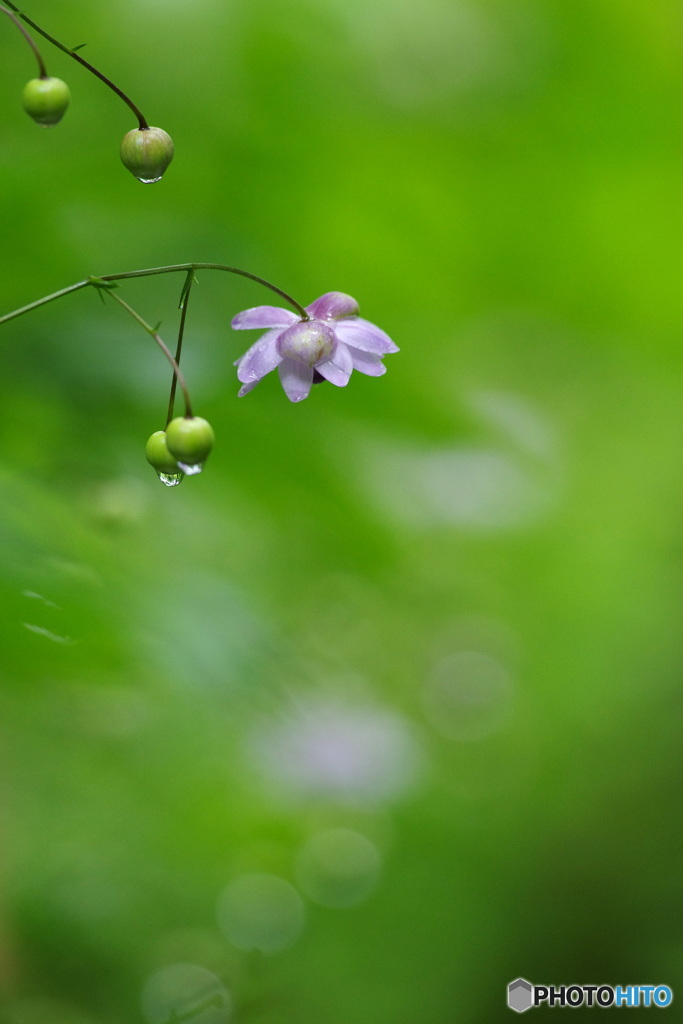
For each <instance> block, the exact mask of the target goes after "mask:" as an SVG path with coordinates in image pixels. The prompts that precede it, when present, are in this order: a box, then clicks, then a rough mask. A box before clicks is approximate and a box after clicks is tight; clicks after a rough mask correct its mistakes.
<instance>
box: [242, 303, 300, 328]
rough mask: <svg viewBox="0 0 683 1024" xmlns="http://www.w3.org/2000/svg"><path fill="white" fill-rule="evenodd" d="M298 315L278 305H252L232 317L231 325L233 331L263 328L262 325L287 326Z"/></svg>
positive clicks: (296, 318)
mask: <svg viewBox="0 0 683 1024" xmlns="http://www.w3.org/2000/svg"><path fill="white" fill-rule="evenodd" d="M298 319H299V317H298V316H297V315H296V313H293V312H292V311H291V310H289V309H280V307H279V306H253V307H252V308H251V309H245V310H244V312H242V313H238V314H237V316H235V317H233V319H232V323H231V325H230V326H231V327H232V329H233V331H250V330H252V329H260V330H263V328H264V327H279V328H281V329H282V328H283V327H289V325H290V324H293V323H294V321H295V320H298Z"/></svg>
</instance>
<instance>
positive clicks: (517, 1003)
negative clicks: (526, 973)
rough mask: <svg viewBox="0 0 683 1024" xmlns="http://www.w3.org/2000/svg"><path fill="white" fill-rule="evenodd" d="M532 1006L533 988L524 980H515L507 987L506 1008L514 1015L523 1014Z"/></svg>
mask: <svg viewBox="0 0 683 1024" xmlns="http://www.w3.org/2000/svg"><path fill="white" fill-rule="evenodd" d="M533 1004H534V999H533V986H532V985H531V983H530V982H528V981H527V980H526V979H525V978H517V979H516V980H515V981H511V982H510V984H509V985H508V1006H509V1007H510V1009H511V1010H514V1011H515V1013H524V1011H525V1010H530V1009H531V1007H532V1006H533Z"/></svg>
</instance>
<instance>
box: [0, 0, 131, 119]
mask: <svg viewBox="0 0 683 1024" xmlns="http://www.w3.org/2000/svg"><path fill="white" fill-rule="evenodd" d="M5 3H6V4H7V7H10V8H11V10H12V11H14V13H15V14H16V15H18V16H19V18H21V20H22V21H25V22H26V24H27V25H30V26H31V28H32V29H34V31H36V32H38V33H39V34H40V35H41V36H42V37H43V39H47V41H48V43H52V45H53V46H56V47H57V49H58V50H61V51H62V53H65V54H66V55H67V57H72V58H73V59H74V60H75V61H77V62H78V63H79V64H80V65H81V66H82V67H84V68H85V69H86V71H89V72H90V73H91V74H92V75H95V77H96V78H99V80H100V81H101V82H104V84H105V85H106V86H107V87H108V88H109V89H111V90H112V92H115V93H116V95H117V96H118V97H119V99H121V100H123V102H124V103H125V104H126V106H128V107H130V109H131V110H132V111H133V113H134V114H135V116H136V118H137V119H138V125H139V127H140V130H141V131H146V130H147V129H148V128H149V124H148V123H147V119H146V118H145V115H144V114H143V113H142V111H141V110H140V108H139V107H138V106H136V104H135V103H133V101H132V99H131V98H130V96H127V95H126V93H125V92H124V91H123V89H120V88H119V87H118V85H116V84H115V83H114V82H112V80H111V79H110V78H107V76H106V75H104V74H102V72H101V71H98V69H97V68H96V67H94V66H93V65H92V64H90V63H89V62H88V61H87V60H85V59H84V58H83V57H81V55H80V53H77V52H76V50H77V49H80V47H77V48H76V49H73V50H70V49H69V47H68V46H65V45H64V44H63V43H60V41H59V40H58V39H55V37H54V36H51V35H50V34H49V32H46V31H45V29H43V28H41V27H40V25H38V24H37V23H36V22H35V21H33V19H32V18H29V17H28V15H26V14H24V13H23V11H21V10H20V9H19V8H18V7H17V6H16V4H14V3H12V2H11V0H5ZM2 9H4V8H2ZM5 13H6V14H8V15H9V16H10V17H12V14H11V12H10V11H7V10H5ZM13 20H14V21H15V23H16V24H17V25H18V26H19V28H21V30H22V32H24V35H25V37H26V39H27V40H28V42H29V45H30V46H31V48H32V49H33V51H34V53H35V54H36V56H37V57H38V63H39V66H40V67H41V72H40V76H41V78H44V77H46V72H45V65H44V64H43V62H42V58H41V57H40V55H39V53H38V49H37V47H36V45H35V43H34V42H33V40H32V39H31V37H30V36H29V35H28V33H27V32H26V31H25V30H24V29H23V27H22V26H21V24H20V23H19V22H18V21H17V19H16V18H13Z"/></svg>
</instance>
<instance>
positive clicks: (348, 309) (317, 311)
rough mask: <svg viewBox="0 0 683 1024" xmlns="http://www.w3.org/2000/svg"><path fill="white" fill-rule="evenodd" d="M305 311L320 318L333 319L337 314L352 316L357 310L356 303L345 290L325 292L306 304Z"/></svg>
mask: <svg viewBox="0 0 683 1024" xmlns="http://www.w3.org/2000/svg"><path fill="white" fill-rule="evenodd" d="M306 312H307V313H312V314H313V316H315V317H317V318H318V319H320V320H334V319H336V318H337V317H339V316H353V315H354V314H355V313H357V312H358V303H357V302H356V300H355V299H354V298H352V297H351V296H350V295H346V293H345V292H325V294H324V295H321V296H320V298H319V299H316V300H315V302H312V303H311V304H310V306H306Z"/></svg>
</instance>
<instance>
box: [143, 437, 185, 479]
mask: <svg viewBox="0 0 683 1024" xmlns="http://www.w3.org/2000/svg"><path fill="white" fill-rule="evenodd" d="M145 458H146V459H147V461H148V462H149V464H150V466H152V468H153V469H155V470H156V473H157V476H158V477H159V479H160V480H161V482H162V484H166V486H167V487H177V485H178V484H181V483H182V482H183V480H184V479H185V474H184V473H183V471H182V470H181V469H180V467H179V465H178V463H177V462H176V460H175V459H174V458H173V456H172V455H171V453H170V452H169V450H168V446H167V444H166V431H165V430H155V432H154V433H153V434H152V435H151V437H150V438H149V440H148V441H147V444H146V445H145Z"/></svg>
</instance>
